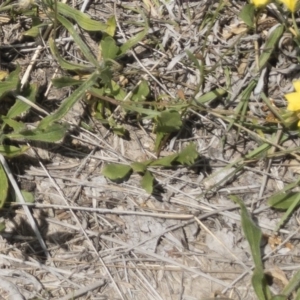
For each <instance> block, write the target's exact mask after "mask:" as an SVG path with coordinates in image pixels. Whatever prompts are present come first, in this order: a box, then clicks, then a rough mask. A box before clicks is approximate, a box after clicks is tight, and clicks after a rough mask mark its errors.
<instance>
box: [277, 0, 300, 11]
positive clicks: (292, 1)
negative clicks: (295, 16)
mask: <svg viewBox="0 0 300 300" xmlns="http://www.w3.org/2000/svg"><path fill="white" fill-rule="evenodd" d="M280 1H281V2H282V3H283V4H284V5H285V6H286V7H287V9H288V10H289V11H291V12H295V10H296V7H297V2H298V0H280Z"/></svg>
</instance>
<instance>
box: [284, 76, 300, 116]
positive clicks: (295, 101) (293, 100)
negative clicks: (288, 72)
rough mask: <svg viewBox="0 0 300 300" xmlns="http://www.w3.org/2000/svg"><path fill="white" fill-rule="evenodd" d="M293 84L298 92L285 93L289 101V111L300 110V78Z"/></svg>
mask: <svg viewBox="0 0 300 300" xmlns="http://www.w3.org/2000/svg"><path fill="white" fill-rule="evenodd" d="M293 86H294V88H295V90H296V92H294V93H289V94H286V95H285V98H286V100H287V102H288V106H287V109H288V110H289V111H300V80H298V81H294V82H293Z"/></svg>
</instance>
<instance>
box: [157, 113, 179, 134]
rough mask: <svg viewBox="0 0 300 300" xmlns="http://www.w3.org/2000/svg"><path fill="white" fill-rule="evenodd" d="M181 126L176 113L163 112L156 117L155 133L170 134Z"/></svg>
mask: <svg viewBox="0 0 300 300" xmlns="http://www.w3.org/2000/svg"><path fill="white" fill-rule="evenodd" d="M181 126H182V121H181V116H180V114H179V112H178V111H163V112H161V113H160V115H159V116H158V117H157V122H156V132H163V133H172V132H175V131H177V130H179V129H180V128H181Z"/></svg>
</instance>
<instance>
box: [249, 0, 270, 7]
mask: <svg viewBox="0 0 300 300" xmlns="http://www.w3.org/2000/svg"><path fill="white" fill-rule="evenodd" d="M270 1H271V0H251V2H252V3H253V5H254V6H255V7H263V6H266V5H267V4H269V2H270Z"/></svg>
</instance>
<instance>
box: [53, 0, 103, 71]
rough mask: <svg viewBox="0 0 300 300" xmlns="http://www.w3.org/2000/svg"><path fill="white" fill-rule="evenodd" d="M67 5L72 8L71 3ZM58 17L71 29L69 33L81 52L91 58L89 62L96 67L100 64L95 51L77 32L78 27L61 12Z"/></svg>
mask: <svg viewBox="0 0 300 300" xmlns="http://www.w3.org/2000/svg"><path fill="white" fill-rule="evenodd" d="M58 4H62V3H58ZM64 5H66V4H64ZM66 6H68V7H69V8H71V7H70V6H69V5H66ZM76 11H77V10H76ZM77 12H78V11H77ZM56 17H57V20H58V21H59V22H60V23H61V24H62V25H63V26H64V27H65V28H66V29H67V30H68V31H69V33H70V34H71V36H72V37H73V39H74V42H75V44H76V45H77V46H78V47H79V48H80V50H81V52H82V53H83V55H84V56H85V57H86V58H87V59H88V60H89V62H90V63H91V64H92V65H93V66H94V67H96V66H99V63H98V61H97V59H96V57H95V56H94V55H93V53H92V52H91V50H90V49H89V47H88V46H87V45H86V43H85V42H83V40H82V39H81V37H80V36H79V34H78V33H77V31H76V29H75V28H74V26H73V24H72V23H71V22H70V21H69V20H67V19H66V18H65V17H63V16H61V15H59V14H58V15H57V16H56ZM76 21H77V20H76Z"/></svg>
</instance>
